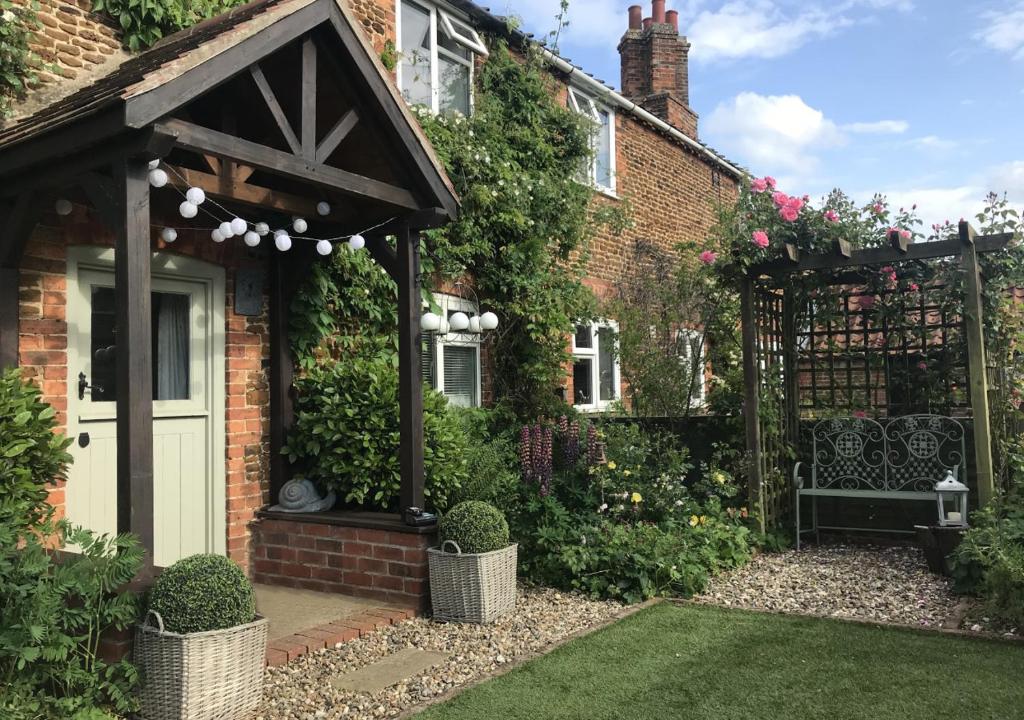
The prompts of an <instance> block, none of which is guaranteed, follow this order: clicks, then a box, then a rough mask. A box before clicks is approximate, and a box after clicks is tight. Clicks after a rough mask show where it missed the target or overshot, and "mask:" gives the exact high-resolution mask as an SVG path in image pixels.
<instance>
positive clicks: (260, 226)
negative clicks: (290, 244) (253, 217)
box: [256, 222, 270, 237]
mask: <svg viewBox="0 0 1024 720" xmlns="http://www.w3.org/2000/svg"><path fill="white" fill-rule="evenodd" d="M269 232H270V226H269V225H267V224H266V223H265V222H258V223H256V234H257V235H259V236H260V237H263V236H264V235H266V234H267V233H269Z"/></svg>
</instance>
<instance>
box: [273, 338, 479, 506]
mask: <svg viewBox="0 0 1024 720" xmlns="http://www.w3.org/2000/svg"><path fill="white" fill-rule="evenodd" d="M397 362H398V360H397V355H396V354H394V353H393V352H392V351H391V350H390V349H387V348H384V349H379V350H377V351H376V352H373V353H369V354H368V353H367V352H359V353H354V354H351V355H347V356H345V358H344V359H342V360H339V361H333V360H327V361H324V362H321V363H320V364H318V365H317V366H315V367H314V368H312V369H311V370H309V372H308V373H307V374H306V375H305V376H304V377H302V378H299V379H298V380H296V383H295V385H296V389H297V392H298V402H297V403H296V408H295V409H296V413H295V425H294V427H293V428H292V431H291V434H290V435H289V438H288V444H287V447H285V448H284V452H285V454H287V455H288V458H289V460H290V462H292V463H293V464H297V465H298V468H297V470H298V474H299V475H302V476H304V477H307V478H309V479H310V480H313V481H315V482H317V483H319V484H320V485H322V486H324V487H327V488H330V489H333V490H336V491H338V492H339V494H341V496H342V497H343V499H344V500H345V502H348V503H354V504H357V505H362V506H366V507H370V508H374V509H380V510H388V509H391V510H394V509H396V504H397V501H398V494H399V490H400V487H401V468H400V466H399V445H400V442H399V440H400V428H399V422H398V420H399V404H398V369H397ZM423 434H424V470H425V475H426V495H427V497H428V498H429V500H430V501H431V503H432V505H433V506H434V507H435V508H438V509H442V510H443V509H444V508H446V507H447V506H448V497H449V495H450V494H451V493H452V492H454V491H455V490H457V489H458V487H459V486H460V485H461V483H462V481H463V479H464V478H465V476H466V463H465V458H464V455H465V451H466V441H465V437H464V435H463V433H462V430H461V428H460V427H459V423H458V420H457V419H456V418H455V417H454V416H453V415H451V414H449V412H448V401H447V400H446V399H445V397H444V396H443V395H441V394H440V393H438V392H436V391H434V390H431V389H429V388H425V389H424V392H423Z"/></svg>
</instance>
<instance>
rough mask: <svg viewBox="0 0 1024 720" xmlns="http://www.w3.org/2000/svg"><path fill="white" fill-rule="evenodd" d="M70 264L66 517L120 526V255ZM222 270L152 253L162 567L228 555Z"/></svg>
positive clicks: (91, 252) (86, 252) (105, 529)
mask: <svg viewBox="0 0 1024 720" xmlns="http://www.w3.org/2000/svg"><path fill="white" fill-rule="evenodd" d="M69 255H70V258H69V263H68V434H69V436H70V437H71V438H72V446H71V454H72V456H73V457H74V463H73V465H72V466H71V469H70V471H69V474H68V483H67V495H66V496H67V515H68V518H69V519H70V521H71V522H72V523H74V524H76V525H84V526H85V527H88V528H90V529H91V530H94V531H96V532H102V533H111V534H113V533H115V532H116V530H117V422H116V418H117V414H116V400H117V393H118V387H117V373H116V364H115V363H116V355H117V352H116V346H117V329H116V327H115V314H116V299H115V298H116V296H115V291H114V270H113V251H110V250H98V249H94V248H71V251H70V253H69ZM223 307H224V272H223V270H222V269H221V268H218V267H216V266H212V265H208V264H207V263H203V262H200V261H196V260H191V259H188V258H181V257H176V256H171V255H162V254H157V255H154V259H153V280H152V328H153V346H152V352H153V455H154V458H153V461H154V462H153V471H154V479H153V483H154V498H153V505H154V523H153V524H154V530H155V539H154V543H155V548H154V558H153V561H154V563H155V564H156V565H157V566H160V567H166V566H168V565H170V564H171V563H173V562H174V561H176V560H179V559H181V558H183V557H187V556H189V555H193V554H195V553H203V552H218V553H223V552H224V548H225V529H224V520H225V517H224V516H225V501H224V451H223V437H224V424H223V412H224V411H223V407H224V399H223V385H224V364H223V357H224V315H223Z"/></svg>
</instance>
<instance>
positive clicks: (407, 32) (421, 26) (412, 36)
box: [399, 2, 434, 107]
mask: <svg viewBox="0 0 1024 720" xmlns="http://www.w3.org/2000/svg"><path fill="white" fill-rule="evenodd" d="M400 12H401V13H402V52H401V58H400V61H399V62H400V64H401V77H402V94H403V95H404V96H405V99H406V100H407V101H408V102H410V103H412V104H413V105H426V106H427V107H433V104H434V103H433V93H432V86H431V77H430V56H431V47H430V13H429V12H428V11H427V10H426V9H424V8H422V7H420V6H419V5H416V4H414V3H410V2H403V3H402V4H401V7H400Z"/></svg>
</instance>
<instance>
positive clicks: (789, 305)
mask: <svg viewBox="0 0 1024 720" xmlns="http://www.w3.org/2000/svg"><path fill="white" fill-rule="evenodd" d="M799 312H800V308H799V307H797V302H796V297H795V294H794V292H793V291H792V290H791V289H788V290H786V291H785V294H784V295H783V296H782V344H783V347H782V352H783V357H782V367H783V375H784V377H783V381H784V385H783V388H784V391H785V399H784V400H785V408H786V441H787V442H789V444H790V445H792V446H793V447H794V448H796V446H797V445H798V444H799V442H800V363H799V353H798V351H797V341H796V332H797V326H796V319H797V315H798V314H799Z"/></svg>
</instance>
